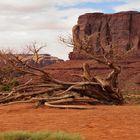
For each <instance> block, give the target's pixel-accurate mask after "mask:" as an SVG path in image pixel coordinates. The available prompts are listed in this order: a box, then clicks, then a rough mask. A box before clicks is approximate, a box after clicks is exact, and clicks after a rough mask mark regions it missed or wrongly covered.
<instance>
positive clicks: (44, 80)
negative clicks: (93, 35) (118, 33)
mask: <svg viewBox="0 0 140 140" xmlns="http://www.w3.org/2000/svg"><path fill="white" fill-rule="evenodd" d="M61 41H62V42H63V43H65V44H67V45H70V46H73V45H75V44H74V42H73V40H72V39H71V40H70V42H67V40H66V39H63V38H61ZM68 41H69V40H68ZM88 43H89V42H88V38H86V39H83V41H81V43H80V44H79V45H80V46H78V47H80V49H82V50H83V51H84V52H85V53H87V50H88ZM101 50H102V51H100V52H101V54H100V55H99V56H94V55H92V54H89V53H88V55H89V56H90V57H91V58H92V60H93V61H97V62H98V63H100V64H104V65H106V66H108V67H109V69H110V70H112V71H111V72H110V73H109V74H108V75H107V76H106V77H104V78H99V77H97V76H94V77H91V73H90V66H89V65H88V64H87V63H84V64H83V74H81V75H77V76H79V77H81V81H80V82H64V81H60V80H58V79H55V78H53V77H52V76H51V75H50V74H49V73H48V72H46V71H45V70H43V69H41V68H36V67H33V66H31V65H28V64H27V63H26V62H25V61H23V59H21V58H20V57H19V56H18V55H16V54H13V53H11V52H10V53H8V57H5V56H7V54H1V55H2V56H3V58H4V59H6V61H8V62H9V64H10V65H11V66H13V67H14V68H15V69H16V70H18V71H22V72H24V73H27V74H30V75H32V76H36V77H39V78H40V79H41V82H40V83H36V84H31V83H30V80H29V81H27V82H26V83H24V84H22V85H19V86H17V87H14V88H13V89H12V91H11V92H10V93H0V104H2V105H8V104H13V103H23V102H37V103H38V104H37V106H38V105H41V104H44V105H47V106H49V107H55V108H56V107H58V108H79V109H86V108H91V107H89V106H81V105H73V103H76V104H78V103H81V102H84V103H90V104H92V103H93V102H95V101H97V102H98V103H101V104H116V105H121V104H123V103H124V98H123V95H122V94H121V92H120V90H119V88H118V75H119V74H120V72H121V67H120V66H119V65H118V64H117V63H116V61H115V60H116V59H117V55H112V54H114V51H115V48H113V46H111V47H110V49H109V50H106V49H105V48H104V47H102V46H101ZM35 53H36V52H35ZM68 104H69V105H68Z"/></svg>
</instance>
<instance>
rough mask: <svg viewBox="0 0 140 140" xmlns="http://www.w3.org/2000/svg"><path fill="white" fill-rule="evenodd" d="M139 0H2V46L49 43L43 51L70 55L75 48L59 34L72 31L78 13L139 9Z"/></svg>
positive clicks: (0, 40)
mask: <svg viewBox="0 0 140 140" xmlns="http://www.w3.org/2000/svg"><path fill="white" fill-rule="evenodd" d="M139 5H140V1H139V0H133V1H132V0H59V1H58V0H5V1H0V48H1V49H7V48H10V49H14V50H17V51H18V52H20V51H22V50H23V48H25V46H26V45H27V44H30V43H31V42H33V41H36V42H39V43H46V44H47V48H46V50H43V53H45V51H46V53H48V54H51V55H53V56H57V57H59V58H62V59H65V60H66V59H68V53H69V52H70V51H72V48H67V47H64V46H63V45H62V44H61V43H60V42H59V39H58V37H59V36H66V35H68V34H71V29H72V27H73V26H74V25H76V23H77V19H78V16H79V15H82V14H85V13H94V12H104V13H115V12H119V11H132V10H134V11H139V10H140V7H139Z"/></svg>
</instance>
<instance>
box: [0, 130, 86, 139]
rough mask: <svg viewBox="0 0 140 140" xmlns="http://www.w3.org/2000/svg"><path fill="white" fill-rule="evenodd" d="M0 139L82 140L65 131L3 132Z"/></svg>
mask: <svg viewBox="0 0 140 140" xmlns="http://www.w3.org/2000/svg"><path fill="white" fill-rule="evenodd" d="M0 140H84V139H83V138H82V137H80V136H79V135H76V134H68V133H65V132H55V133H54V132H48V131H47V132H36V133H31V132H24V131H17V132H5V133H0Z"/></svg>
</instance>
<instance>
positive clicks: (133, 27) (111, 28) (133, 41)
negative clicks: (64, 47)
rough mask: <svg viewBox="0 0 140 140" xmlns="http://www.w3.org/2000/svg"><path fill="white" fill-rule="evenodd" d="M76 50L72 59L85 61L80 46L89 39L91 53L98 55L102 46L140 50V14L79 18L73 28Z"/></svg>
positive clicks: (71, 55) (93, 14) (96, 15)
mask: <svg viewBox="0 0 140 140" xmlns="http://www.w3.org/2000/svg"><path fill="white" fill-rule="evenodd" d="M72 32H73V40H74V44H75V46H74V49H73V52H71V53H70V54H69V58H70V59H85V58H87V56H86V55H85V54H83V53H82V51H81V49H80V48H79V47H78V44H79V43H80V42H81V40H83V38H85V37H89V38H90V39H89V43H90V45H89V48H88V50H89V52H90V53H93V54H97V53H99V52H100V47H101V46H109V45H112V46H117V47H119V48H120V49H123V50H126V51H127V50H129V49H130V48H132V47H135V48H136V49H139V50H140V12H136V11H128V12H119V13H115V14H104V13H87V14H84V15H81V16H80V17H79V18H78V23H77V25H75V26H74V27H73V31H72Z"/></svg>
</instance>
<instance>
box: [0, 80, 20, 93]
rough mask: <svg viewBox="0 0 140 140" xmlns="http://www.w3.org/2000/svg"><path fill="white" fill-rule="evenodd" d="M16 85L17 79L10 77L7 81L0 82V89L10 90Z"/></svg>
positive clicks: (17, 83)
mask: <svg viewBox="0 0 140 140" xmlns="http://www.w3.org/2000/svg"><path fill="white" fill-rule="evenodd" d="M18 85H19V81H17V80H16V79H12V80H11V81H9V82H5V83H3V84H1V86H0V91H11V90H12V88H13V87H15V86H18Z"/></svg>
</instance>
